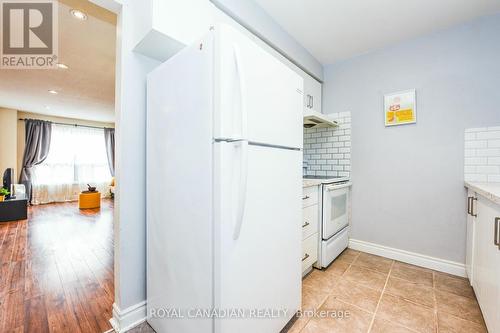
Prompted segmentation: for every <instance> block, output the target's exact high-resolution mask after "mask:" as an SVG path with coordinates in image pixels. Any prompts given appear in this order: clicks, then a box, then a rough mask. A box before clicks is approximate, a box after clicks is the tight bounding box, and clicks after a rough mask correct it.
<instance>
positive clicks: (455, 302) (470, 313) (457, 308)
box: [435, 290, 484, 324]
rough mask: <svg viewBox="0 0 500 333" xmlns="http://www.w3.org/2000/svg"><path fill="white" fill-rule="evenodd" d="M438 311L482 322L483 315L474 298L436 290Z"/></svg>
mask: <svg viewBox="0 0 500 333" xmlns="http://www.w3.org/2000/svg"><path fill="white" fill-rule="evenodd" d="M435 292H436V302H437V308H438V311H439V312H440V313H441V312H445V313H448V314H452V315H454V316H457V317H460V318H462V319H465V320H468V321H473V322H475V323H478V324H483V323H484V321H483V316H482V314H481V310H480V309H479V305H478V304H477V301H476V300H475V299H472V298H469V297H464V296H459V295H455V294H452V293H447V292H444V291H439V290H436V291H435Z"/></svg>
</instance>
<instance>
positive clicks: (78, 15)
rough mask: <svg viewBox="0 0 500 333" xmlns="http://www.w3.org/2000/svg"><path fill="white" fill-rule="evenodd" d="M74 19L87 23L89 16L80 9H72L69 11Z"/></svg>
mask: <svg viewBox="0 0 500 333" xmlns="http://www.w3.org/2000/svg"><path fill="white" fill-rule="evenodd" d="M69 12H70V13H71V15H73V17H74V18H76V19H79V20H81V21H85V20H86V19H87V14H85V12H82V11H81V10H78V9H71V10H70V11H69Z"/></svg>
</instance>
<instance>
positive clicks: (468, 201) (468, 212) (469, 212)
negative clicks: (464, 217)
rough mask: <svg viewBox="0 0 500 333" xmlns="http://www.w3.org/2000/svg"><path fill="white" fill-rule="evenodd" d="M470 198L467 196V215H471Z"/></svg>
mask: <svg viewBox="0 0 500 333" xmlns="http://www.w3.org/2000/svg"><path fill="white" fill-rule="evenodd" d="M471 199H472V197H467V214H469V215H472V212H471V210H470V206H471Z"/></svg>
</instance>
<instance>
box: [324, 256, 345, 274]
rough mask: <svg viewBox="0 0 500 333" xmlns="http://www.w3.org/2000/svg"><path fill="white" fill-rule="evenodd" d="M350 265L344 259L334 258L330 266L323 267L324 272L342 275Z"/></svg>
mask: <svg viewBox="0 0 500 333" xmlns="http://www.w3.org/2000/svg"><path fill="white" fill-rule="evenodd" d="M350 265H351V264H350V263H348V262H346V261H342V260H338V259H335V260H334V261H333V262H332V263H331V264H330V266H328V267H327V268H326V269H325V272H326V273H328V274H333V275H342V274H344V272H345V271H346V270H347V269H348V268H349V266H350Z"/></svg>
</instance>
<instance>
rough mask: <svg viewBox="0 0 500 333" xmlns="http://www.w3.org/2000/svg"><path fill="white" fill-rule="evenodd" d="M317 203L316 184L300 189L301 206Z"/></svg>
mask: <svg viewBox="0 0 500 333" xmlns="http://www.w3.org/2000/svg"><path fill="white" fill-rule="evenodd" d="M317 203H318V186H310V187H305V188H303V189H302V207H307V206H311V205H316V204H317Z"/></svg>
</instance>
